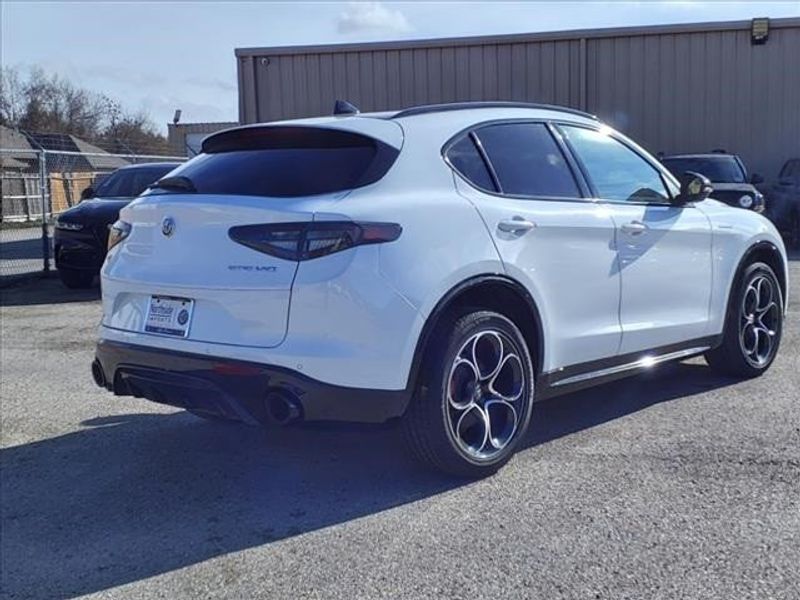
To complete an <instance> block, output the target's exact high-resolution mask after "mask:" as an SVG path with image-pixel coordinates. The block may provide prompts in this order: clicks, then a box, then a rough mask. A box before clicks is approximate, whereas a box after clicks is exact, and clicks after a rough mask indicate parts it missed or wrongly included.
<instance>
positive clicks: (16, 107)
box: [0, 67, 168, 153]
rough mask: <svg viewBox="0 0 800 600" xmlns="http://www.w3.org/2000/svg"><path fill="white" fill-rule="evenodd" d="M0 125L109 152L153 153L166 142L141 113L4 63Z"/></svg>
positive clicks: (34, 70) (36, 70)
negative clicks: (87, 143) (71, 138)
mask: <svg viewBox="0 0 800 600" xmlns="http://www.w3.org/2000/svg"><path fill="white" fill-rule="evenodd" d="M0 124H2V125H5V126H7V127H13V128H17V129H24V130H27V131H35V132H40V133H66V134H71V135H75V136H78V137H81V138H83V139H86V140H90V141H93V142H95V143H97V144H99V145H101V146H103V147H106V148H108V149H109V150H112V151H119V152H137V153H153V152H155V153H158V152H162V151H166V150H167V148H168V146H167V141H166V139H165V138H164V136H162V135H160V134H159V133H158V131H157V130H156V128H155V126H154V124H153V123H152V121H151V120H150V118H149V117H148V116H147V115H146V114H143V113H128V112H126V111H125V110H124V109H123V108H122V106H121V105H120V103H119V102H117V101H116V100H114V99H112V98H109V97H108V96H106V95H104V94H98V93H96V92H93V91H91V90H87V89H84V88H81V87H78V86H76V85H74V84H72V83H70V82H69V81H67V80H65V79H63V78H61V77H59V76H58V75H56V74H52V75H48V74H46V73H45V72H44V71H43V70H42V69H40V68H32V69H30V70H28V71H27V72H25V73H23V72H21V71H20V70H19V69H17V68H14V67H3V69H2V89H0Z"/></svg>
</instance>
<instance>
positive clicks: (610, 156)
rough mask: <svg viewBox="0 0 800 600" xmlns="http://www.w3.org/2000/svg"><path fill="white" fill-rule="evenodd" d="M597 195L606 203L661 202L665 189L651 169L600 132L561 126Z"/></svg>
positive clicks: (632, 153)
mask: <svg viewBox="0 0 800 600" xmlns="http://www.w3.org/2000/svg"><path fill="white" fill-rule="evenodd" d="M562 130H563V131H564V133H565V134H566V136H567V139H568V140H569V142H570V144H572V147H573V148H574V149H575V152H576V153H577V154H578V156H579V157H580V159H581V162H582V163H583V166H584V167H585V168H586V170H587V171H588V174H589V178H590V179H591V180H592V183H593V184H594V187H595V188H596V190H597V193H598V195H599V196H600V198H602V199H606V200H627V201H631V202H665V201H667V200H668V199H669V194H668V193H667V188H666V187H665V186H664V182H663V181H662V180H661V175H659V173H658V171H657V170H656V168H655V167H653V166H652V165H651V164H650V163H648V162H647V161H646V160H645V159H644V158H642V157H641V156H639V155H638V154H637V153H636V152H634V151H633V150H631V149H630V148H628V147H627V146H625V145H624V144H622V143H621V142H619V141H617V140H615V139H614V138H613V137H611V136H610V135H608V134H607V133H605V132H603V131H595V130H594V129H586V128H584V127H567V126H563V127H562Z"/></svg>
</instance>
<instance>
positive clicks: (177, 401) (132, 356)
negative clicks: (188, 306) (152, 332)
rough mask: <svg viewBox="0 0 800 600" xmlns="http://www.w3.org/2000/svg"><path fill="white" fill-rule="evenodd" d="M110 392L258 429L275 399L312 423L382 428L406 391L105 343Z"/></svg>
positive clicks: (100, 352) (103, 363)
mask: <svg viewBox="0 0 800 600" xmlns="http://www.w3.org/2000/svg"><path fill="white" fill-rule="evenodd" d="M95 357H96V358H95V361H96V364H99V366H100V367H101V368H102V374H103V379H104V387H105V388H106V389H108V390H110V391H113V392H114V393H115V394H117V395H120V396H137V397H143V398H147V399H148V400H152V401H154V402H159V403H162V404H168V405H171V406H176V407H179V408H185V409H192V410H197V411H201V412H206V413H212V414H218V415H220V416H224V417H228V418H235V419H239V420H242V421H245V422H250V423H257V422H261V421H263V420H265V418H266V411H265V401H266V397H267V395H268V394H269V393H270V392H272V391H280V392H282V393H285V394H290V395H291V396H292V397H294V398H295V399H296V401H297V403H298V404H299V406H300V411H301V418H302V419H303V420H306V421H348V422H359V423H382V422H385V421H387V420H389V419H392V418H394V417H399V416H401V415H402V414H403V413H404V412H405V409H406V406H407V405H408V402H409V399H410V393H409V392H407V391H406V390H398V391H386V390H369V389H363V388H349V387H341V386H336V385H331V384H326V383H322V382H320V381H317V380H315V379H312V378H310V377H308V376H306V375H303V374H301V373H298V372H296V371H292V370H291V369H286V368H283V367H276V366H271V365H264V364H259V363H252V362H244V361H237V360H231V359H227V358H215V357H210V356H203V355H197V354H189V353H184V352H177V351H174V350H164V349H160V348H151V347H146V346H137V345H132V344H125V343H120V342H112V341H108V340H101V341H99V342H98V344H97V348H96V352H95Z"/></svg>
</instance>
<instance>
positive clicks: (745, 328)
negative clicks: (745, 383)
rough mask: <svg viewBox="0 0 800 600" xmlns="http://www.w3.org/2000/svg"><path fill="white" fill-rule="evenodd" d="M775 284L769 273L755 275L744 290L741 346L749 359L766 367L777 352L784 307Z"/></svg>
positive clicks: (756, 364) (755, 365)
mask: <svg viewBox="0 0 800 600" xmlns="http://www.w3.org/2000/svg"><path fill="white" fill-rule="evenodd" d="M778 299H779V293H778V291H777V290H776V289H775V283H774V282H773V281H772V279H771V278H769V277H767V276H765V275H757V276H756V277H754V278H753V279H752V280H751V281H750V283H749V284H748V285H747V288H746V289H745V292H744V297H743V298H742V311H741V319H740V321H741V322H740V326H739V345H740V347H741V349H742V352H743V353H744V356H745V358H746V359H747V361H748V362H749V363H750V364H751V365H753V366H754V367H763V366H764V365H765V364H767V363H768V362H769V361H770V360H772V356H773V354H774V353H775V349H776V346H777V342H778V337H777V336H778V328H779V327H780V319H781V307H780V304H779V302H778Z"/></svg>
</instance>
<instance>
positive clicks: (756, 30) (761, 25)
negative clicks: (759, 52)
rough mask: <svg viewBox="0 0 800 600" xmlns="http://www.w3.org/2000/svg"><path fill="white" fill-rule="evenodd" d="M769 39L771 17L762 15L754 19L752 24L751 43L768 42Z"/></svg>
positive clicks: (757, 44) (755, 44) (756, 44)
mask: <svg viewBox="0 0 800 600" xmlns="http://www.w3.org/2000/svg"><path fill="white" fill-rule="evenodd" d="M767 39H769V19H768V18H767V17H761V18H758V19H753V21H752V23H751V25H750V43H751V44H753V45H754V46H760V45H761V44H766V43H767Z"/></svg>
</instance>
